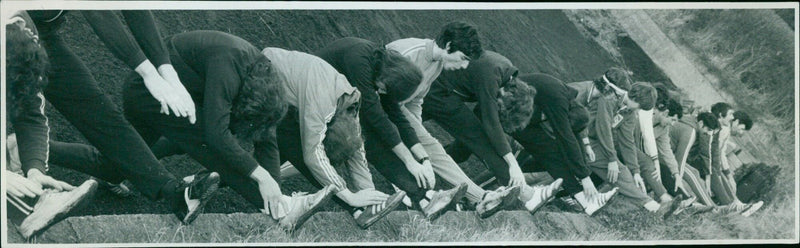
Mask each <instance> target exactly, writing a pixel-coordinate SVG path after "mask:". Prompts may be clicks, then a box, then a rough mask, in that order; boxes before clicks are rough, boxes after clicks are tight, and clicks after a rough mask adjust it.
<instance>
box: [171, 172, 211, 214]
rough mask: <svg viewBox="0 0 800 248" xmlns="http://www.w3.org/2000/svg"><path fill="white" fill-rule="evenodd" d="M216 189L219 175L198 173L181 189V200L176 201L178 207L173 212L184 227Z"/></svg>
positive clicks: (201, 208)
mask: <svg viewBox="0 0 800 248" xmlns="http://www.w3.org/2000/svg"><path fill="white" fill-rule="evenodd" d="M218 188H219V174H217V173H216V172H210V173H203V172H201V173H198V174H197V175H195V178H194V180H193V181H192V182H191V183H189V185H188V186H186V187H185V188H183V190H182V191H183V199H180V200H178V202H179V204H180V205H179V207H177V209H175V210H174V211H175V215H177V216H178V219H180V220H181V222H183V224H184V225H188V224H190V223H192V221H194V219H195V218H197V215H198V214H199V213H200V212H201V211H202V210H203V207H204V206H205V205H206V203H208V200H210V199H211V196H213V195H214V192H216V191H217V189H218Z"/></svg>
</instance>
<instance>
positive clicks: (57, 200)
mask: <svg viewBox="0 0 800 248" xmlns="http://www.w3.org/2000/svg"><path fill="white" fill-rule="evenodd" d="M96 190H97V181H94V180H87V181H85V182H83V184H81V186H79V187H77V188H75V189H74V190H71V191H62V192H55V191H49V190H48V191H45V193H44V194H42V195H41V196H39V200H38V201H36V205H34V207H33V211H32V212H31V214H30V215H28V217H26V218H25V219H24V220H22V223H20V225H19V232H20V233H21V234H22V236H23V237H25V239H29V238H30V237H31V236H33V235H34V234H36V233H39V232H41V231H43V230H44V229H45V228H47V227H49V226H50V225H52V224H55V223H56V222H58V221H60V220H62V219H64V218H66V217H67V216H69V214H70V213H71V212H72V211H74V210H76V209H79V208H81V207H82V206H84V205H85V204H86V203H87V202H88V201H89V200H91V198H92V196H93V195H94V193H95V191H96Z"/></svg>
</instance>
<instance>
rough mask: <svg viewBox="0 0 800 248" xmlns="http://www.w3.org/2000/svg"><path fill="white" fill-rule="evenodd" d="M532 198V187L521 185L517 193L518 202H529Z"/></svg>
mask: <svg viewBox="0 0 800 248" xmlns="http://www.w3.org/2000/svg"><path fill="white" fill-rule="evenodd" d="M531 198H533V187H531V186H528V185H523V186H522V187H520V191H519V200H520V201H522V202H527V201H530V200H531Z"/></svg>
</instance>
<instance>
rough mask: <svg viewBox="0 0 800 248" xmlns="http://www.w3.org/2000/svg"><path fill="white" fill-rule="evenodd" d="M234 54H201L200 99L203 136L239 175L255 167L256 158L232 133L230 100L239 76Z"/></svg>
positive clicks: (236, 90) (231, 104) (256, 165)
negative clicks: (203, 65) (202, 84)
mask: <svg viewBox="0 0 800 248" xmlns="http://www.w3.org/2000/svg"><path fill="white" fill-rule="evenodd" d="M233 56H234V55H233V54H222V55H217V56H210V57H208V58H204V59H206V60H207V63H206V68H205V70H206V72H207V73H205V75H206V78H205V79H206V85H205V92H204V99H203V107H204V109H205V116H204V117H203V118H204V119H203V136H204V137H203V138H204V141H205V143H206V144H207V145H208V147H209V148H210V149H211V150H212V151H214V152H217V153H219V154H220V155H221V157H222V158H223V159H224V160H225V162H227V164H228V165H230V166H233V167H234V169H235V170H236V171H238V172H239V173H241V174H242V175H250V174H251V173H252V172H253V170H254V169H255V168H256V167H258V162H256V160H255V158H253V156H252V155H251V154H250V153H248V152H247V151H245V150H244V149H243V148H242V147H241V146H240V145H239V143H238V141H237V139H236V138H235V137H234V135H233V133H231V129H230V121H231V111H232V108H233V100H234V99H235V98H236V96H237V95H238V94H239V88H240V87H239V86H240V85H241V79H240V78H239V74H238V73H237V70H236V68H235V62H234V61H235V58H234V57H233Z"/></svg>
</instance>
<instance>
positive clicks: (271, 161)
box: [253, 126, 281, 179]
mask: <svg viewBox="0 0 800 248" xmlns="http://www.w3.org/2000/svg"><path fill="white" fill-rule="evenodd" d="M275 131H276V127H275V126H273V127H272V128H270V129H269V130H267V132H266V133H265V134H264V137H263V139H262V140H258V141H256V142H253V156H255V158H256V161H258V164H260V165H261V166H263V167H264V168H271V169H274V171H270V174H272V177H273V178H276V179H277V178H280V166H281V160H280V159H281V158H280V152H279V151H278V140H277V135H276V133H275Z"/></svg>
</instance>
